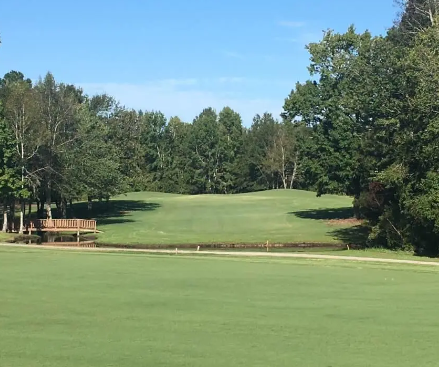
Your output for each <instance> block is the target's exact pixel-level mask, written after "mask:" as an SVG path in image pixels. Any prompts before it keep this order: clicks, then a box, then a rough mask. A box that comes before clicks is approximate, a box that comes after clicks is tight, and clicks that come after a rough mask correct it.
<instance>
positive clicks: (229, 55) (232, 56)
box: [220, 50, 245, 60]
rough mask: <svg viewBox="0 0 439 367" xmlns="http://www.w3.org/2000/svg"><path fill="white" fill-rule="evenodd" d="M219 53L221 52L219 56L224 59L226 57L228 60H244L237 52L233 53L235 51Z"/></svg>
mask: <svg viewBox="0 0 439 367" xmlns="http://www.w3.org/2000/svg"><path fill="white" fill-rule="evenodd" d="M220 52H221V54H222V55H223V56H224V57H227V58H229V59H239V60H242V59H244V58H245V57H244V55H243V54H240V53H239V52H235V51H227V50H222V51H220Z"/></svg>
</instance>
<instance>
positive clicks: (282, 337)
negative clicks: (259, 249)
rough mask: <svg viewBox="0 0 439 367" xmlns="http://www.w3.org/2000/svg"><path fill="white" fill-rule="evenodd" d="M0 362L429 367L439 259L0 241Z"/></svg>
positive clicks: (31, 365) (436, 333)
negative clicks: (65, 247)
mask: <svg viewBox="0 0 439 367" xmlns="http://www.w3.org/2000/svg"><path fill="white" fill-rule="evenodd" d="M0 278H1V280H2V281H1V282H0V294H1V307H0V361H1V363H0V364H1V366H2V367H3V366H4V367H37V366H38V367H41V366H43V367H52V366H53V367H58V366H63V367H77V366H87V367H100V366H102V367H103V366H105V367H108V366H117V367H123V366H127V367H128V366H129V367H136V366H139V367H140V366H142V367H143V366H167V367H172V366H191V367H197V366H199V367H205V366H211V367H219V366H227V367H229V366H261V367H266V366H277V367H281V366H288V367H289V366H309V367H314V366H315V367H322V366H323V367H329V366H332V367H335V366H337V367H341V366H346V367H347V366H349V367H350V366H356V367H362V366H365V367H366V366H386V367H392V366H395V367H396V366H398V367H405V366H406V367H411V366H415V365H416V366H419V367H422V366H428V367H429V366H435V365H436V364H437V340H438V338H439V322H438V321H437V317H436V314H437V304H438V302H439V281H438V280H439V279H438V278H439V269H436V268H433V267H429V266H422V267H420V266H418V267H415V266H407V265H378V264H366V263H347V262H340V261H326V260H325V261H322V260H319V261H311V260H298V259H296V260H291V259H289V260H284V259H276V260H270V259H260V258H258V259H237V258H223V257H214V258H209V257H185V256H152V255H133V254H114V253H100V254H93V253H80V252H70V251H53V250H39V251H38V250H31V249H26V248H22V249H12V248H0Z"/></svg>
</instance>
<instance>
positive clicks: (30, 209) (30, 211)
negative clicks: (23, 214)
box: [27, 200, 32, 225]
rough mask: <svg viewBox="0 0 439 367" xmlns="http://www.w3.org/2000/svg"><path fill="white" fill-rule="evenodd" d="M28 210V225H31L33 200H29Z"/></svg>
mask: <svg viewBox="0 0 439 367" xmlns="http://www.w3.org/2000/svg"><path fill="white" fill-rule="evenodd" d="M27 205H28V208H27V224H28V225H30V221H31V219H32V218H31V213H32V200H29V201H28V203H27Z"/></svg>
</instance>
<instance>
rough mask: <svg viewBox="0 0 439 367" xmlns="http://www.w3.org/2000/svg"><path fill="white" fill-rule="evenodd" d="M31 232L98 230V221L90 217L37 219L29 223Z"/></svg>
mask: <svg viewBox="0 0 439 367" xmlns="http://www.w3.org/2000/svg"><path fill="white" fill-rule="evenodd" d="M28 230H29V232H35V231H42V232H94V233H96V232H98V230H97V228H96V221H95V220H89V219H36V220H33V221H31V222H30V223H29V226H28Z"/></svg>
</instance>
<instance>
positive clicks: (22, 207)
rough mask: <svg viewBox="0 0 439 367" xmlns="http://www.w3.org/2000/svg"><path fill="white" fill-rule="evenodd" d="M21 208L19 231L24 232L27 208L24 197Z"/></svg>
mask: <svg viewBox="0 0 439 367" xmlns="http://www.w3.org/2000/svg"><path fill="white" fill-rule="evenodd" d="M20 205H21V208H20V227H19V228H18V233H20V234H23V231H24V214H25V213H24V211H25V210H26V207H25V202H24V199H21V203H20Z"/></svg>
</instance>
